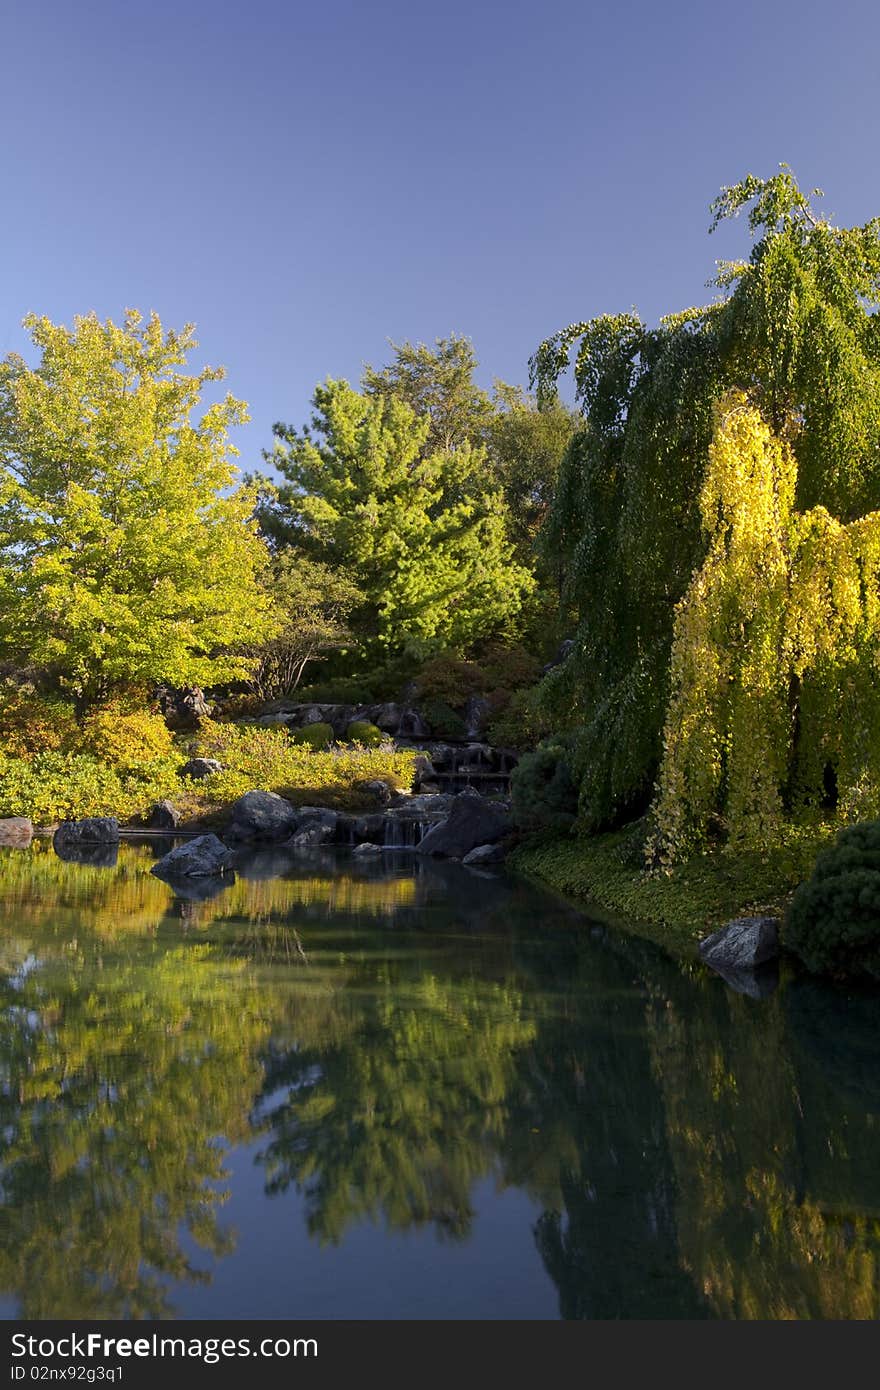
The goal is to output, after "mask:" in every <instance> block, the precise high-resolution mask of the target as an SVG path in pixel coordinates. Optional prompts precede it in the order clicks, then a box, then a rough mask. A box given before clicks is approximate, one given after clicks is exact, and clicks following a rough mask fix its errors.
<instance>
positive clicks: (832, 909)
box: [783, 821, 880, 977]
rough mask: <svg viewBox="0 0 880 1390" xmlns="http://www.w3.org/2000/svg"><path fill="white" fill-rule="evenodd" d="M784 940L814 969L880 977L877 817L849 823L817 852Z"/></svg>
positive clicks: (796, 898)
mask: <svg viewBox="0 0 880 1390" xmlns="http://www.w3.org/2000/svg"><path fill="white" fill-rule="evenodd" d="M783 944H784V945H785V947H786V949H787V950H789V951H792V952H794V954H795V955H796V956H798V957H800V959H801V960H802V961H803V963H804V965H805V966H806V967H807V969H808V970H811V971H812V972H813V973H814V974H817V975H818V974H831V975H839V976H847V975H871V976H875V977H880V821H865V822H864V823H862V824H861V825H852V826H849V827H848V828H847V829H846V830H842V831H841V832H840V834H839V835H838V837H837V839H836V841H835V842H834V844H833V845H831V846H830V847H829V848H828V849H826V850H824V851H823V853H822V854H820V855H819V858H818V859H817V860H816V867H815V868H814V870H813V873H812V876H811V877H810V878H809V879H807V881H806V883H802V884H801V885H800V887H799V888H797V889H796V891H795V894H794V897H793V898H792V901H791V906H790V907H789V910H788V914H787V916H786V920H785V925H784V928H783Z"/></svg>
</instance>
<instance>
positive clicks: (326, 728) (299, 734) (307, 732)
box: [290, 723, 333, 748]
mask: <svg viewBox="0 0 880 1390" xmlns="http://www.w3.org/2000/svg"><path fill="white" fill-rule="evenodd" d="M290 737H291V739H292V741H293V742H294V743H303V744H305V745H307V747H309V748H329V746H330V744H331V743H332V742H333V726H332V724H324V723H316V724H304V725H303V727H302V728H301V729H295V730H294V731H293V732H292V733H291V735H290Z"/></svg>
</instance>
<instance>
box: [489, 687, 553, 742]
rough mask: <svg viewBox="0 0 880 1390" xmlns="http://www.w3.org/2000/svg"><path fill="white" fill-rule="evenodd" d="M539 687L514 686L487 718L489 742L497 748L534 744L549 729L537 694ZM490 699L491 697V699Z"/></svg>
mask: <svg viewBox="0 0 880 1390" xmlns="http://www.w3.org/2000/svg"><path fill="white" fill-rule="evenodd" d="M538 691H539V687H538V686H534V687H532V689H531V690H517V691H515V692H514V694H513V695H511V696H510V698H509V699H508V700H507V702H506V703H505V704H504V705H503V706H502V708H501V710H500V711H499V713H497V714H495V715H494V716H493V718H492V719H491V720H490V721H489V727H488V729H487V731H486V732H487V735H488V738H489V741H490V743H493V744H495V746H496V747H500V748H505V747H506V748H534V746H535V744H537V743H540V741H541V739H542V738H546V737H547V735H548V734H549V732H550V730H549V728H548V727H547V715H546V714H545V713H544V712H543V711H542V709H541V707H540V703H539V698H538ZM493 703H494V701H493Z"/></svg>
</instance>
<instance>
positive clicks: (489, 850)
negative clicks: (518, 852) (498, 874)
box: [461, 844, 506, 868]
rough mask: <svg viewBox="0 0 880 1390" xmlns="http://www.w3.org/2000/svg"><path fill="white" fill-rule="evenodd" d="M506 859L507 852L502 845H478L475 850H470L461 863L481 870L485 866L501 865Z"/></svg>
mask: <svg viewBox="0 0 880 1390" xmlns="http://www.w3.org/2000/svg"><path fill="white" fill-rule="evenodd" d="M505 858H506V851H505V849H504V846H503V845H501V844H494V845H476V846H475V848H474V849H472V850H468V852H467V854H466V855H465V856H464V859H463V860H462V861H461V862H462V863H463V864H469V865H470V866H471V867H473V868H481V867H482V866H483V865H484V864H500V863H501V862H502V861H503V860H504V859H505Z"/></svg>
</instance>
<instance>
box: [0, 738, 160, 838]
mask: <svg viewBox="0 0 880 1390" xmlns="http://www.w3.org/2000/svg"><path fill="white" fill-rule="evenodd" d="M178 762H179V760H178V759H177V758H158V759H155V760H153V761H152V762H150V763H142V764H140V765H139V766H137V767H132V768H129V769H121V768H119V767H113V766H111V765H110V764H109V763H106V762H103V761H102V760H100V759H98V758H96V757H93V756H89V755H88V754H85V753H59V752H54V753H37V754H35V755H34V756H33V757H30V758H27V759H25V758H11V757H9V756H7V754H5V753H0V816H29V817H30V819H31V820H32V821H33V822H34V823H35V824H36V825H53V824H54V823H55V822H56V821H61V820H77V819H79V818H80V817H82V816H117V817H118V818H119V819H120V820H128V819H130V818H132V817H135V816H140V815H143V813H144V812H145V811H146V810H147V809H148V808H149V806H151V805H152V804H153V802H155V801H161V800H163V799H164V798H166V797H172V796H175V794H176V792H177V789H178V787H179V785H180V783H179V781H178V777H177V767H178Z"/></svg>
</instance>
